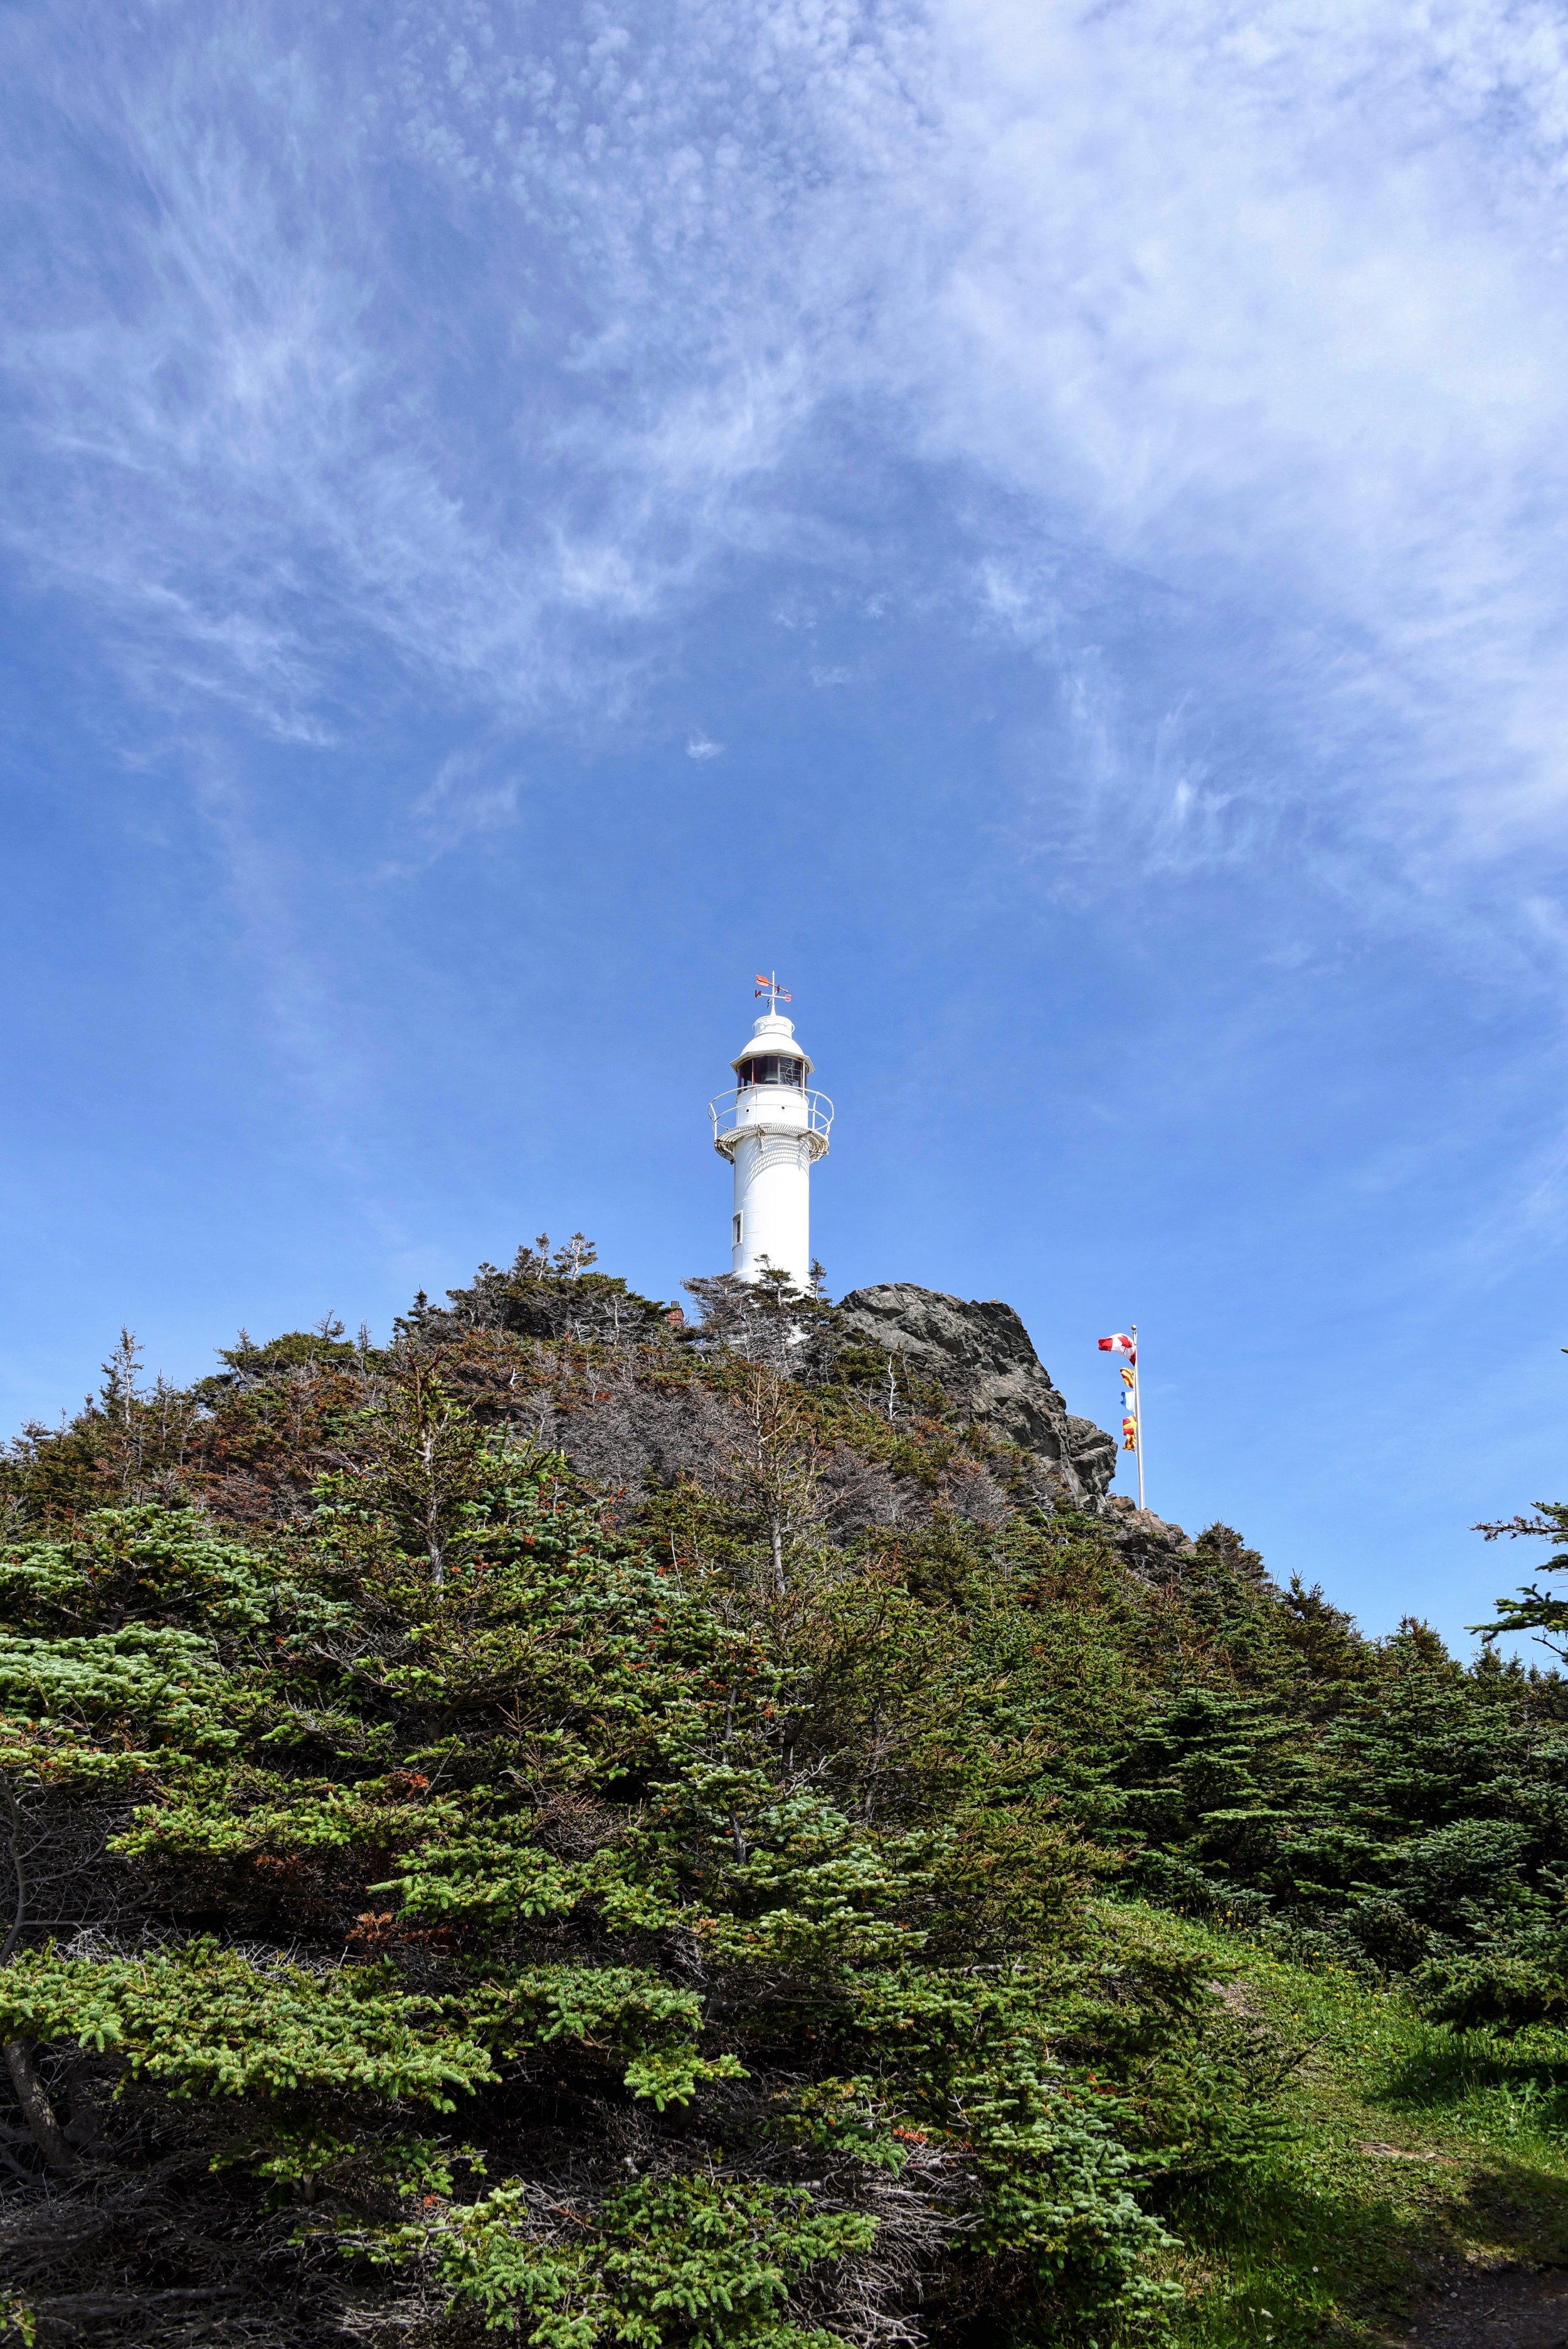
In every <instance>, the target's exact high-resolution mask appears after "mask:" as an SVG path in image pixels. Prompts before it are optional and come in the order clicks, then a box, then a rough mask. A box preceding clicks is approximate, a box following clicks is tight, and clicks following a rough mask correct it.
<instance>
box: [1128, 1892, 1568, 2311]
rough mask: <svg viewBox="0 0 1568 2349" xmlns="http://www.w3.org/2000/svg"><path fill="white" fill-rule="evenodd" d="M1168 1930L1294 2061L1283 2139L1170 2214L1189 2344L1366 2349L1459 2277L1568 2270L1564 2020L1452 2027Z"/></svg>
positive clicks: (1230, 1946) (1242, 1943)
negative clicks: (1494, 2271) (1518, 2027)
mask: <svg viewBox="0 0 1568 2349" xmlns="http://www.w3.org/2000/svg"><path fill="white" fill-rule="evenodd" d="M1179 1930H1180V1931H1181V1936H1182V1938H1183V1940H1185V1941H1186V1944H1187V1946H1188V1947H1189V1948H1191V1949H1196V1950H1200V1951H1203V1952H1204V1953H1205V1954H1207V1955H1210V1956H1212V1962H1213V1969H1214V1974H1215V1977H1216V1980H1219V1981H1223V1982H1229V1983H1230V1984H1231V1985H1232V1988H1231V1990H1230V1992H1229V1995H1230V1996H1231V1998H1232V1999H1233V2000H1235V2001H1238V2002H1240V2003H1241V2004H1242V2006H1243V2010H1244V2011H1245V2012H1247V2013H1252V2014H1254V2015H1256V2016H1257V2017H1258V2018H1259V2019H1260V2020H1262V2021H1263V2022H1264V2023H1267V2024H1268V2025H1269V2026H1270V2027H1271V2029H1272V2030H1273V2031H1274V2033H1277V2034H1278V2035H1279V2037H1280V2038H1281V2040H1282V2041H1283V2042H1284V2044H1285V2046H1286V2047H1287V2048H1289V2049H1291V2050H1292V2051H1298V2052H1299V2053H1300V2054H1301V2061H1300V2063H1299V2064H1298V2065H1297V2067H1296V2069H1295V2072H1294V2074H1293V2075H1292V2078H1291V2085H1289V2087H1288V2088H1287V2089H1286V2090H1285V2092H1284V2113H1285V2116H1286V2118H1287V2120H1288V2121H1289V2123H1290V2124H1291V2136H1290V2137H1289V2140H1288V2141H1287V2142H1285V2143H1284V2144H1282V2145H1281V2146H1280V2147H1277V2148H1276V2149H1275V2150H1274V2151H1273V2152H1271V2153H1270V2154H1268V2155H1267V2156H1266V2157H1265V2158H1264V2159H1263V2160H1262V2161H1261V2162H1260V2163H1259V2164H1258V2165H1257V2166H1256V2167H1255V2168H1253V2170H1252V2171H1251V2172H1250V2173H1249V2174H1248V2175H1247V2177H1246V2178H1244V2179H1242V2180H1237V2179H1234V2178H1227V2179H1223V2180H1221V2181H1216V2182H1215V2183H1213V2184H1212V2185H1210V2186H1208V2187H1207V2188H1205V2189H1202V2190H1194V2191H1192V2192H1190V2193H1189V2194H1188V2195H1186V2196H1185V2197H1184V2198H1183V2199H1181V2200H1180V2201H1178V2202H1177V2203H1176V2205H1175V2206H1174V2207H1173V2208H1172V2209H1171V2211H1170V2213H1169V2214H1168V2216H1169V2222H1170V2223H1171V2225H1172V2227H1173V2228H1174V2230H1176V2231H1177V2232H1178V2233H1179V2234H1180V2235H1181V2238H1182V2240H1183V2242H1184V2244H1185V2246H1186V2249H1185V2251H1184V2254H1183V2256H1182V2259H1181V2262H1180V2264H1179V2270H1178V2272H1179V2273H1180V2275H1181V2282H1183V2284H1184V2285H1185V2287H1186V2290H1187V2293H1188V2299H1187V2303H1186V2307H1185V2310H1184V2312H1183V2313H1182V2315H1181V2318H1180V2319H1179V2320H1178V2323H1177V2325H1176V2338H1177V2339H1178V2340H1179V2341H1180V2343H1181V2349H1253V2344H1266V2343H1274V2344H1277V2349H1290V2344H1296V2343H1307V2342H1311V2343H1314V2344H1319V2349H1328V2344H1333V2349H1352V2344H1358V2349H1371V2344H1385V2343H1393V2342H1396V2341H1401V2340H1403V2338H1404V2336H1405V2333H1406V2332H1407V2330H1408V2322H1409V2312H1410V2309H1411V2308H1412V2306H1413V2305H1414V2304H1415V2303H1416V2302H1418V2300H1419V2299H1421V2298H1422V2297H1423V2296H1425V2295H1426V2294H1427V2293H1428V2292H1430V2291H1431V2290H1433V2289H1434V2288H1435V2287H1439V2286H1441V2285H1442V2284H1443V2282H1444V2281H1445V2279H1446V2280H1448V2282H1449V2283H1451V2282H1453V2280H1454V2279H1455V2278H1456V2276H1458V2275H1460V2274H1462V2273H1463V2272H1465V2271H1467V2269H1468V2270H1470V2271H1473V2270H1474V2269H1475V2268H1477V2267H1481V2268H1488V2267H1499V2266H1503V2265H1507V2264H1514V2263H1522V2264H1534V2265H1541V2266H1559V2265H1568V2031H1560V2030H1549V2029H1545V2028H1540V2029H1535V2030H1532V2031H1528V2032H1523V2033H1520V2034H1519V2035H1518V2036H1517V2037H1516V2038H1513V2039H1504V2038H1501V2037H1500V2036H1499V2035H1498V2034H1496V2033H1492V2032H1489V2031H1473V2032H1463V2033H1460V2032H1454V2031H1449V2030H1447V2029H1444V2028H1442V2027H1440V2026H1438V2025H1435V2024H1432V2023H1423V2022H1422V2021H1421V2019H1420V2018H1419V2016H1418V2015H1417V2014H1415V2013H1413V2012H1412V2011H1411V2010H1410V2009H1409V2007H1408V2006H1407V2005H1406V2004H1405V2003H1404V2002H1403V2001H1402V2000H1401V1999H1400V1998H1399V1996H1398V1994H1397V1993H1395V1992H1383V1991H1379V1990H1377V1989H1375V1988H1373V1987H1371V1986H1369V1985H1368V1984H1367V1982H1363V1981H1360V1980H1358V1979H1357V1977H1355V1976H1353V1975H1351V1974H1349V1973H1345V1972H1340V1971H1336V1970H1333V1969H1327V1968H1326V1969H1322V1970H1315V1971H1307V1970H1306V1969H1305V1968H1304V1967H1301V1966H1295V1965H1290V1964H1287V1963H1284V1962H1283V1961H1280V1960H1278V1959H1275V1958H1272V1957H1270V1956H1269V1955H1268V1954H1267V1953H1266V1952H1264V1951H1262V1950H1260V1949H1259V1948H1258V1947H1257V1945H1256V1944H1255V1943H1253V1942H1250V1941H1247V1940H1243V1939H1241V1938H1240V1937H1238V1936H1234V1935H1230V1934H1226V1933H1223V1932H1218V1931H1213V1930H1209V1929H1207V1928H1204V1927H1202V1926H1199V1925H1195V1924H1184V1925H1182V1926H1181V1928H1180V1929H1179ZM1402 2156H1403V2157H1407V2158H1400V2157H1402ZM1410 2156H1417V2157H1419V2158H1408V2157H1410Z"/></svg>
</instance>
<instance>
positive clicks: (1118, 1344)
mask: <svg viewBox="0 0 1568 2349" xmlns="http://www.w3.org/2000/svg"><path fill="white" fill-rule="evenodd" d="M1099 1350H1100V1352H1101V1353H1102V1354H1130V1355H1131V1356H1132V1359H1133V1361H1137V1360H1138V1353H1137V1349H1136V1348H1135V1347H1134V1345H1133V1342H1132V1340H1131V1339H1130V1337H1129V1336H1128V1334H1127V1332H1126V1330H1118V1331H1117V1332H1116V1335H1115V1336H1114V1337H1113V1338H1102V1339H1101V1340H1100V1341H1099Z"/></svg>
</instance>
